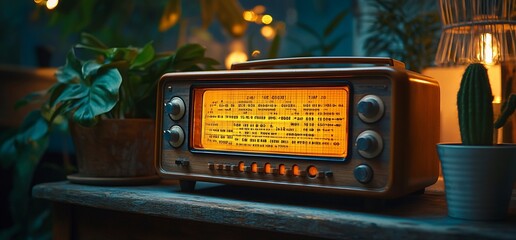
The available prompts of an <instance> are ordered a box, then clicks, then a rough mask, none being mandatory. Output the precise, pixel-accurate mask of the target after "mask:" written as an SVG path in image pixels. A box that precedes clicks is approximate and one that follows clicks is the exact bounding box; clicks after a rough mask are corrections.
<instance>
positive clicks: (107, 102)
mask: <svg viewBox="0 0 516 240" xmlns="http://www.w3.org/2000/svg"><path fill="white" fill-rule="evenodd" d="M121 84H122V76H121V75H120V72H119V71H118V70H117V69H109V70H107V71H105V72H102V73H98V75H97V76H95V80H94V81H93V83H92V85H91V86H88V87H87V89H85V90H84V92H86V93H87V94H86V96H85V97H84V98H81V99H80V100H79V102H77V103H78V107H77V109H76V110H75V112H74V115H73V119H74V121H76V122H78V123H79V124H81V125H83V126H92V125H94V124H95V123H96V117H97V116H99V115H101V114H103V113H106V112H108V111H110V110H111V109H112V108H113V107H114V106H115V105H116V103H117V102H118V98H119V89H120V86H121Z"/></svg>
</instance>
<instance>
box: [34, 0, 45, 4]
mask: <svg viewBox="0 0 516 240" xmlns="http://www.w3.org/2000/svg"><path fill="white" fill-rule="evenodd" d="M34 3H36V4H41V3H43V0H34Z"/></svg>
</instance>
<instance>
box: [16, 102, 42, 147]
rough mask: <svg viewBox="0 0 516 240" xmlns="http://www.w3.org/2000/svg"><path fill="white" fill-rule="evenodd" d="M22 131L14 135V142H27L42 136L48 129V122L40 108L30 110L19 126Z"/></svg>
mask: <svg viewBox="0 0 516 240" xmlns="http://www.w3.org/2000/svg"><path fill="white" fill-rule="evenodd" d="M20 129H21V130H22V132H19V133H18V134H17V135H16V142H18V143H29V142H32V141H37V140H39V139H41V138H43V137H44V136H45V135H46V134H47V133H48V131H49V128H48V123H47V121H46V120H45V119H44V118H43V116H42V115H41V111H40V110H34V111H32V112H30V113H29V114H28V115H27V116H26V117H25V119H24V120H23V123H22V125H21V126H20Z"/></svg>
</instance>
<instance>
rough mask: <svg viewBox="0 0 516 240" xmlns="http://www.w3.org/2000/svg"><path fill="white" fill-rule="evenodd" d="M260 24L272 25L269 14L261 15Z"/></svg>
mask: <svg viewBox="0 0 516 240" xmlns="http://www.w3.org/2000/svg"><path fill="white" fill-rule="evenodd" d="M262 23H263V24H265V25H268V24H271V23H272V16H271V15H269V14H265V15H263V16H262Z"/></svg>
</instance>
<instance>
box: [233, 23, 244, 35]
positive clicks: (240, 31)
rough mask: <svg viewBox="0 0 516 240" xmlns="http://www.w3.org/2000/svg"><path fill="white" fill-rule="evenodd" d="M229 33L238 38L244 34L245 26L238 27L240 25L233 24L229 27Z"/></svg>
mask: <svg viewBox="0 0 516 240" xmlns="http://www.w3.org/2000/svg"><path fill="white" fill-rule="evenodd" d="M231 32H232V33H233V34H234V35H237V36H240V35H242V34H244V32H245V26H244V25H240V24H235V25H233V26H232V27H231Z"/></svg>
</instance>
